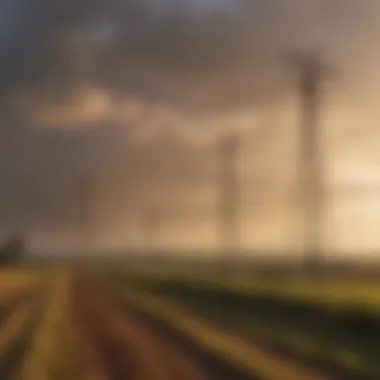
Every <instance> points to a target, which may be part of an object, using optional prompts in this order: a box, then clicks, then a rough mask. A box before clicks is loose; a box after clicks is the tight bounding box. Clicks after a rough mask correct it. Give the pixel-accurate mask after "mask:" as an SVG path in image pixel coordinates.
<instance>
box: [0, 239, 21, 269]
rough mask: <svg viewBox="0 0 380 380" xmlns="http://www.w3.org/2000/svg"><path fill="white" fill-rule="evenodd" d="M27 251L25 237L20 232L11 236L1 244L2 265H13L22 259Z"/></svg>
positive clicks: (0, 262)
mask: <svg viewBox="0 0 380 380" xmlns="http://www.w3.org/2000/svg"><path fill="white" fill-rule="evenodd" d="M24 253H25V241H24V237H23V236H22V235H20V234H14V235H12V236H10V237H9V238H8V239H6V240H5V242H4V243H3V244H2V246H0V265H3V266H4V265H11V264H15V263H17V262H19V261H20V259H21V258H22V256H23V255H24Z"/></svg>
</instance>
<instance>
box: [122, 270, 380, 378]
mask: <svg viewBox="0 0 380 380" xmlns="http://www.w3.org/2000/svg"><path fill="white" fill-rule="evenodd" d="M126 278H128V281H129V286H131V284H133V285H134V286H137V288H139V289H142V290H144V291H146V292H149V293H150V294H154V295H157V296H160V297H161V298H162V299H165V300H169V301H170V302H171V303H172V304H173V305H176V306H177V307H180V308H182V309H184V310H188V311H190V312H192V313H194V314H196V315H200V316H202V317H204V318H206V319H207V320H209V321H212V322H213V323H216V324H218V325H220V326H223V328H225V329H228V330H229V331H233V332H234V333H236V332H239V333H240V334H241V336H244V337H248V338H249V339H252V341H255V342H261V343H262V344H263V345H265V346H266V347H270V348H272V349H274V350H276V351H277V352H280V353H281V354H283V355H285V356H287V357H290V358H297V359H299V360H302V361H303V362H307V363H310V364H311V365H314V366H318V367H320V368H321V367H322V368H327V369H330V370H334V371H337V372H340V373H344V374H346V375H345V376H348V374H356V375H357V376H358V378H372V377H373V378H375V379H376V378H380V354H379V352H378V343H377V342H378V341H379V340H380V309H379V306H380V282H379V283H376V281H374V280H371V281H369V280H363V279H361V280H360V281H359V280H358V281H356V282H354V281H352V280H350V281H348V280H338V279H334V278H328V279H319V280H313V279H308V278H301V277H298V278H297V277H296V278H294V277H293V278H281V279H273V278H271V279H268V278H265V277H261V278H260V277H255V276H253V275H252V274H251V276H241V275H238V274H233V273H230V274H228V275H227V276H224V277H221V276H218V275H217V274H214V276H210V275H209V276H207V275H206V276H205V275H204V274H203V273H201V272H199V271H198V272H195V275H191V273H190V272H187V273H178V272H177V273H175V272H173V271H172V272H170V273H169V272H165V271H156V272H155V271H153V270H151V269H150V270H149V271H143V272H140V275H138V276H136V272H134V274H133V275H130V276H124V275H121V276H120V277H119V279H120V280H121V282H123V281H125V279H126Z"/></svg>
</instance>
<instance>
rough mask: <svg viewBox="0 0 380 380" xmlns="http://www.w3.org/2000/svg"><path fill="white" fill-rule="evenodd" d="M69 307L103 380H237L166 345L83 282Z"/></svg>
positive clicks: (150, 329)
mask: <svg viewBox="0 0 380 380" xmlns="http://www.w3.org/2000/svg"><path fill="white" fill-rule="evenodd" d="M72 307H73V309H74V311H73V312H74V314H75V315H76V319H77V321H78V323H79V324H80V326H81V328H82V329H83V330H84V331H85V334H86V336H87V338H88V339H89V341H90V343H91V345H92V347H94V349H95V350H96V351H97V352H98V355H99V357H100V358H101V360H102V364H103V366H104V367H105V368H106V371H107V375H108V377H107V380H123V379H128V380H129V379H131V380H179V379H181V380H230V379H234V380H235V379H236V380H240V378H239V377H235V376H234V377H231V376H228V377H227V376H226V375H225V373H224V372H222V371H216V370H215V368H214V366H212V365H209V363H207V361H206V360H204V358H203V357H202V355H201V353H199V355H197V353H196V352H195V351H192V352H190V351H189V350H188V348H187V347H185V346H184V345H183V342H179V341H178V342H175V341H174V340H172V339H165V336H164V335H162V334H159V332H157V331H155V328H153V327H152V326H150V325H149V324H148V323H147V321H145V320H143V319H140V318H138V317H137V316H136V315H134V314H133V313H128V312H125V311H124V310H123V309H122V308H120V307H118V305H117V304H114V303H113V302H112V301H111V300H110V299H109V298H108V296H107V294H106V293H105V292H103V291H102V290H101V289H99V288H98V287H95V286H94V285H92V284H91V283H89V282H86V281H85V280H83V279H82V278H79V277H77V278H74V279H73V283H72Z"/></svg>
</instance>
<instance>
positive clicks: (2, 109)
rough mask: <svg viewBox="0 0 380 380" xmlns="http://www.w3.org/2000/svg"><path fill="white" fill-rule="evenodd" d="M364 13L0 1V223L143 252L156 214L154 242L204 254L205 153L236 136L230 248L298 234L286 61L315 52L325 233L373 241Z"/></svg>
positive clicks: (293, 98) (372, 133)
mask: <svg viewBox="0 0 380 380" xmlns="http://www.w3.org/2000/svg"><path fill="white" fill-rule="evenodd" d="M379 17H380V3H379V1H378V0H345V1H341V0H286V1H283V0H203V1H201V0H154V1H153V0H91V1H90V0H83V1H81V2H77V1H74V0H12V1H10V0H2V1H1V2H0V68H1V70H0V156H1V157H0V175H1V178H2V186H1V187H0V228H1V230H3V231H4V232H7V231H10V230H12V229H23V230H27V231H28V233H29V234H30V236H32V237H33V239H34V241H35V242H38V244H41V245H42V243H45V244H48V243H49V244H53V243H54V244H58V242H59V244H64V243H65V242H66V243H67V242H68V241H71V242H76V243H78V242H79V241H82V240H86V239H87V240H90V241H92V242H93V244H95V245H123V244H136V245H140V246H141V245H142V244H144V242H146V236H145V235H144V230H143V227H142V226H143V225H144V223H143V222H144V215H145V213H146V212H147V210H149V209H150V208H157V207H158V208H163V209H165V223H163V226H162V231H161V234H160V242H161V244H163V245H169V246H172V247H175V246H180V245H181V246H188V247H190V246H196V245H194V244H195V243H194V242H195V241H196V242H197V243H196V244H198V245H199V247H204V246H205V247H212V246H214V245H215V243H216V242H217V234H216V229H215V217H216V214H217V210H216V208H217V194H218V187H217V173H216V168H217V162H216V157H215V149H214V146H215V143H216V141H217V139H218V138H219V137H220V136H221V135H222V134H223V133H224V132H225V131H226V130H230V129H234V130H237V131H239V133H240V135H241V136H242V148H241V152H240V166H241V168H240V176H239V178H240V185H241V186H240V187H241V197H240V204H241V221H240V223H241V231H240V232H241V243H242V246H244V247H255V246H260V247H264V246H265V247H282V246H284V245H287V246H289V245H290V246H294V245H297V241H298V240H299V230H298V227H297V217H296V215H297V212H296V211H295V210H297V192H296V189H295V168H296V165H297V156H296V143H297V126H298V124H297V123H298V117H299V115H298V103H297V91H296V80H297V77H296V72H295V70H294V68H293V67H290V65H288V63H287V61H286V57H287V55H288V53H289V52H293V51H296V52H298V51H306V52H309V51H311V52H314V51H316V52H318V54H321V56H322V57H323V59H324V60H325V61H326V64H327V65H328V66H329V67H330V68H331V70H328V72H327V73H326V78H325V81H324V83H323V90H324V94H325V95H324V98H323V114H322V123H321V126H322V127H321V128H322V132H323V142H324V149H325V155H324V163H325V179H326V186H327V188H328V191H327V193H328V194H327V195H328V196H327V197H326V198H327V203H328V207H327V216H326V218H327V219H328V221H327V223H326V225H327V226H328V227H327V228H326V230H327V231H326V235H328V236H327V237H326V239H327V243H326V244H329V245H330V246H333V247H334V248H339V249H342V250H345V251H347V252H348V251H355V249H356V248H358V249H364V250H366V251H368V252H370V251H373V250H375V249H377V248H380V238H378V237H377V236H378V235H379V234H378V233H377V228H378V227H377V226H378V225H379V224H380V223H379V222H380V153H379V152H380V151H379V149H378V146H377V141H378V138H379V137H380V136H379V131H378V130H377V124H378V123H379V121H380V117H379V116H380V114H379V112H380V111H379V110H378V99H379V88H380V77H379V74H378V73H379V71H378V67H379V63H380V49H379V47H378V44H377V42H376V41H378V40H379V37H380V24H379V23H378V20H379ZM84 181H89V182H91V183H93V186H91V188H92V192H89V193H88V194H87V195H86V196H83V199H82V198H81V195H80V191H81V183H82V182H84ZM90 193H91V194H90ZM86 205H87V206H86ZM89 205H91V207H90V206H89ZM86 207H87V208H86ZM85 210H87V211H85ZM86 215H87V216H86ZM86 218H87V219H88V218H89V219H92V220H93V223H92V224H93V225H92V227H91V228H90V230H91V232H89V231H88V229H89V226H88V225H86V220H87V219H86ZM86 231H87V232H86ZM353 231H354V232H355V233H353ZM86 236H87V237H86ZM195 237H196V238H195ZM36 244H37V243H36ZM38 244H37V245H38Z"/></svg>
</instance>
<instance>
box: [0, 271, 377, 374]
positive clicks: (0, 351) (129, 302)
mask: <svg viewBox="0 0 380 380" xmlns="http://www.w3.org/2000/svg"><path fill="white" fill-rule="evenodd" d="M329 281H330V282H329V283H323V284H316V283H312V282H311V281H310V280H307V279H305V278H304V279H301V278H298V279H297V278H293V279H289V280H285V279H278V280H276V281H274V280H270V281H269V280H265V279H264V278H261V279H259V278H253V277H252V276H251V277H250V278H248V277H245V275H243V274H241V275H239V274H238V273H235V275H231V276H221V275H216V274H215V273H214V275H211V272H208V271H207V270H203V271H202V270H198V271H195V272H194V271H183V272H181V271H176V270H175V271H172V270H170V271H168V270H158V271H152V270H151V269H149V270H137V269H136V268H133V269H131V268H130V269H129V270H120V267H119V268H118V270H115V269H109V268H107V269H100V270H99V269H96V270H93V271H91V273H90V271H85V270H83V269H82V270H78V269H76V270H75V269H70V270H68V269H66V270H63V269H40V270H39V269H33V270H28V269H13V270H11V269H7V270H6V269H3V270H2V271H1V272H0V287H1V289H0V379H15V380H50V379H51V380H66V379H67V380H76V379H78V380H82V379H83V380H92V379H94V380H98V379H99V380H113V379H115V380H116V379H120V380H123V379H132V380H134V379H136V380H140V379H141V380H150V379H151V380H177V379H183V380H235V379H236V380H240V379H241V380H248V379H263V380H264V379H267V380H313V379H315V380H319V379H321V380H322V379H326V380H327V379H342V380H350V379H358V380H359V379H364V380H365V379H379V378H380V365H379V362H380V360H379V359H380V354H379V352H378V348H377V347H378V343H377V342H379V341H380V312H379V308H378V301H377V300H378V299H379V298H378V296H377V292H376V288H377V286H376V284H375V283H370V282H368V283H364V282H361V283H357V284H356V285H355V284H353V283H352V282H346V283H344V282H339V281H335V282H334V281H333V280H331V279H330V280H329ZM379 289H380V286H379ZM350 294H351V297H350Z"/></svg>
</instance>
